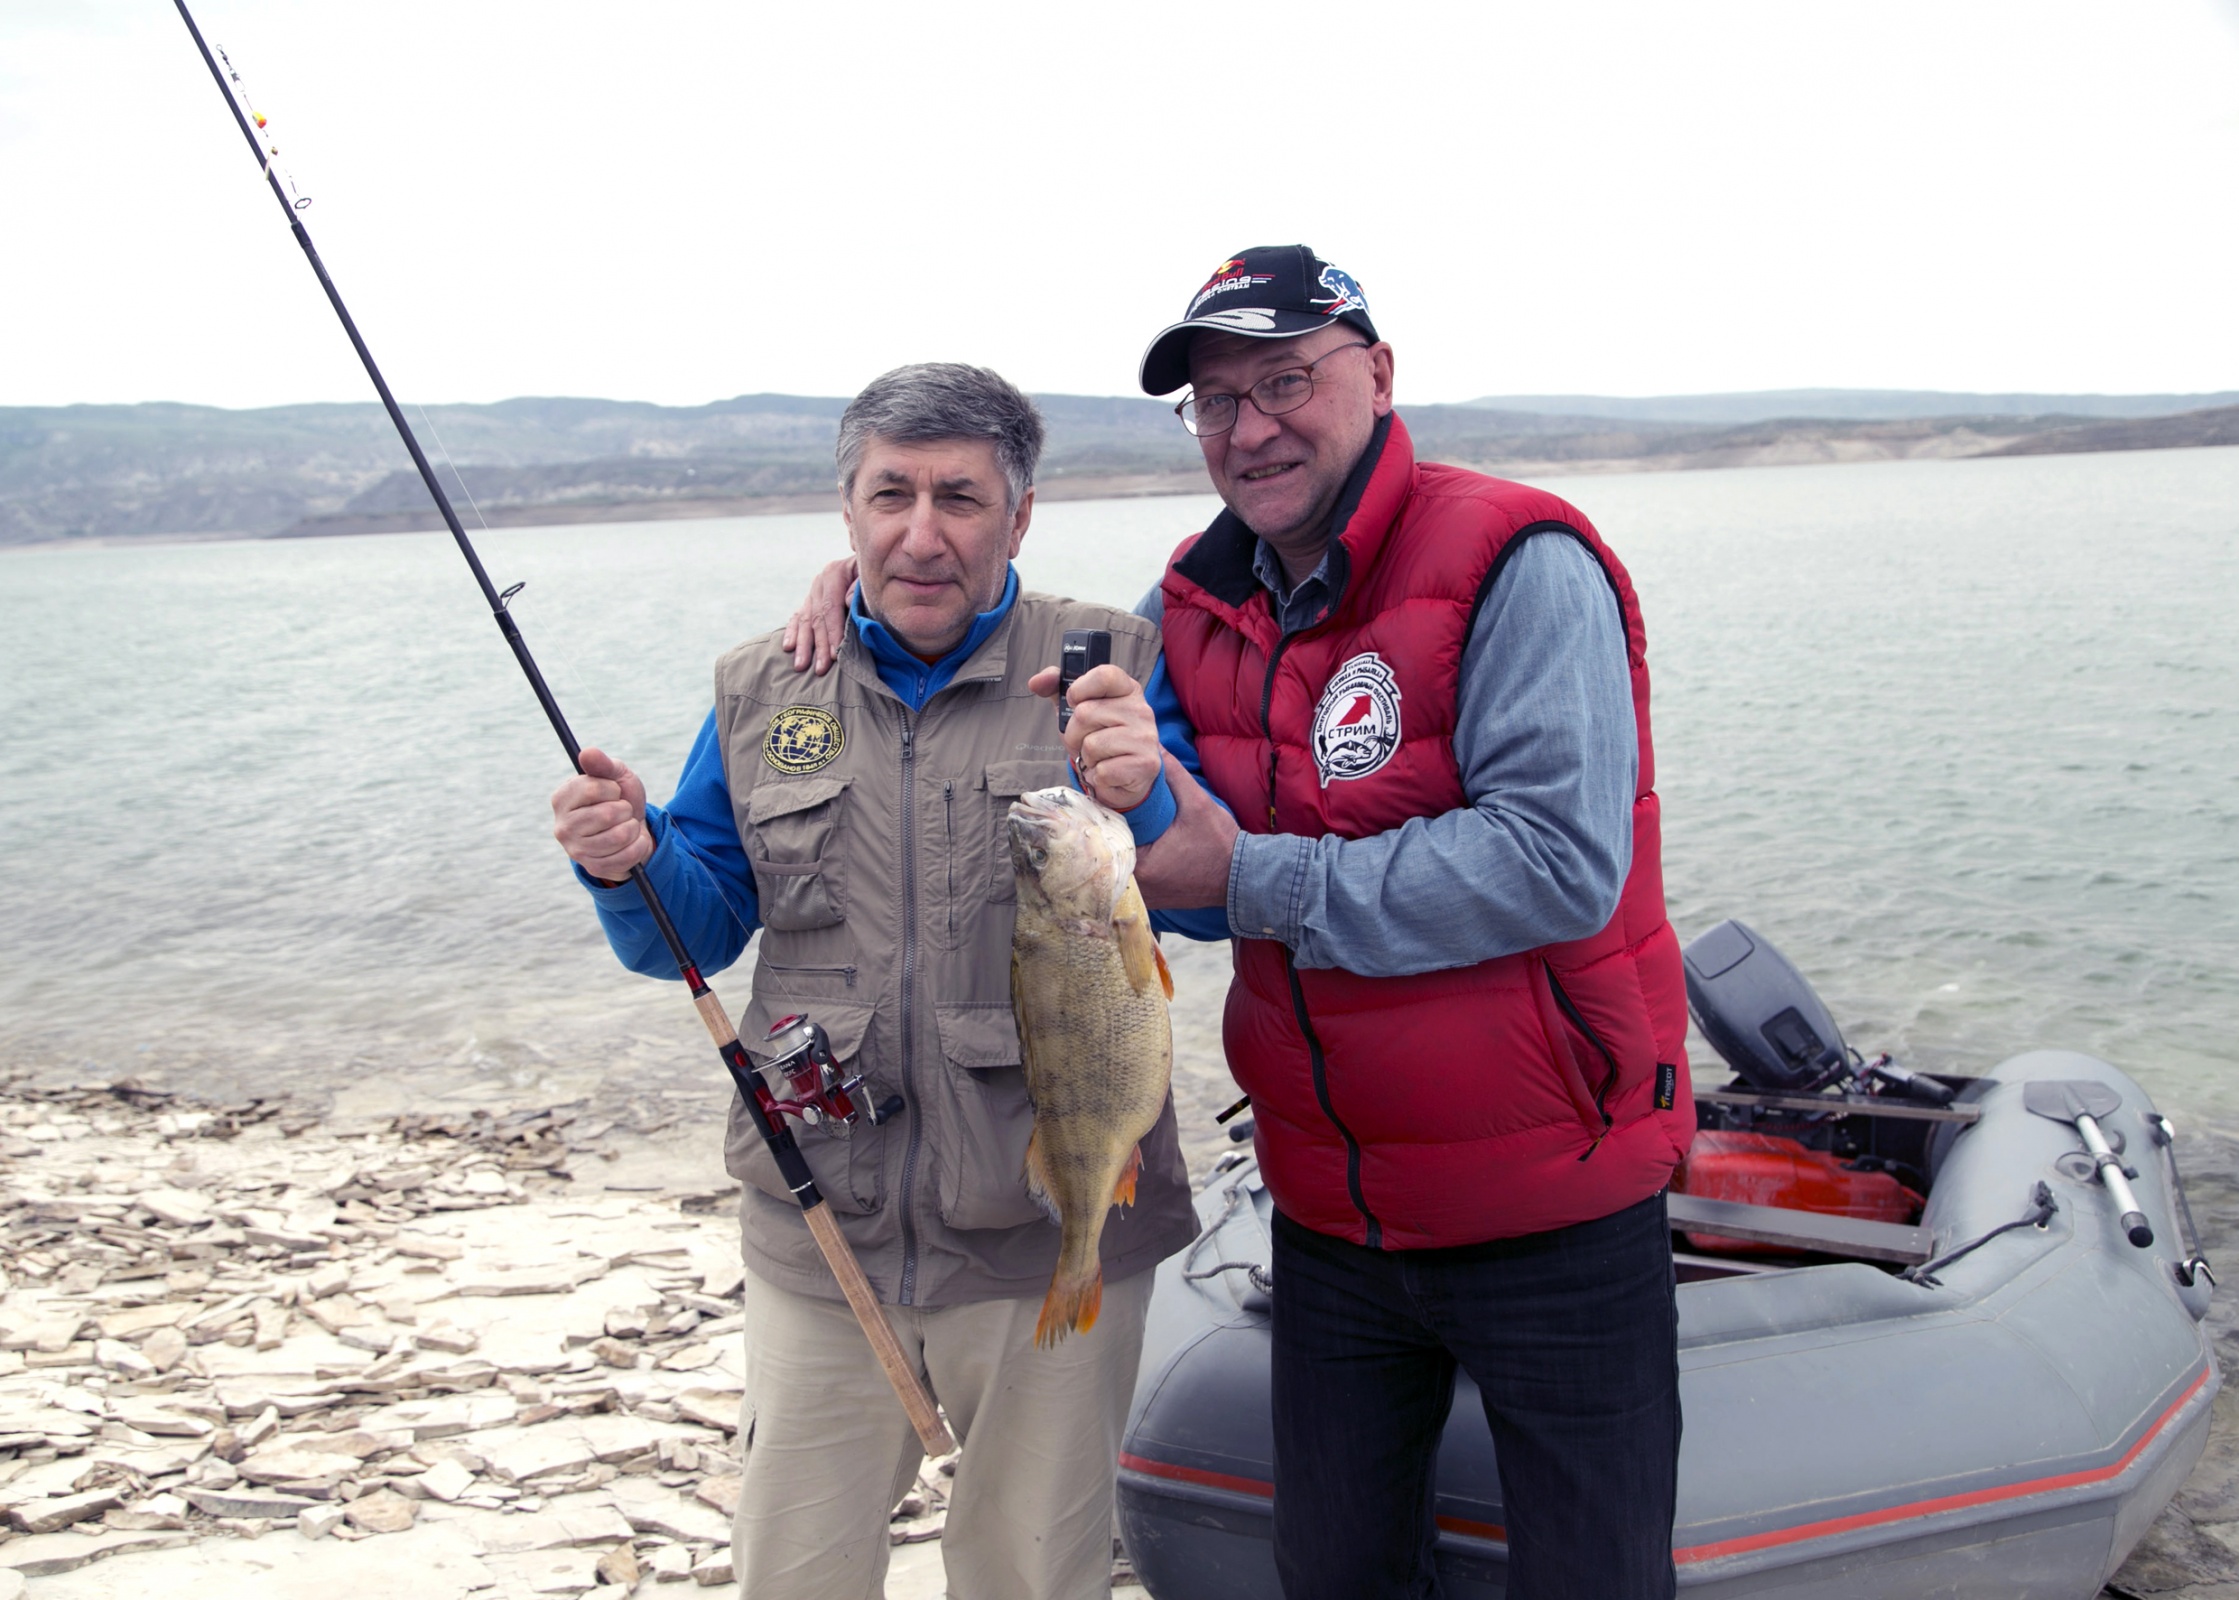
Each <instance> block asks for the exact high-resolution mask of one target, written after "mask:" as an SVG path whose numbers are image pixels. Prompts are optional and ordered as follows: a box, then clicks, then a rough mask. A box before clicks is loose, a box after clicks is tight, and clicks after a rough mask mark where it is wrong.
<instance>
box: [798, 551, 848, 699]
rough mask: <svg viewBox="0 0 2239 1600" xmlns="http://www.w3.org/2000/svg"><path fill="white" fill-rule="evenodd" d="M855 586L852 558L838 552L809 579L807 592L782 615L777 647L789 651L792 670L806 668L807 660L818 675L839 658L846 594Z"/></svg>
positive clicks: (844, 620)
mask: <svg viewBox="0 0 2239 1600" xmlns="http://www.w3.org/2000/svg"><path fill="white" fill-rule="evenodd" d="M854 587H855V558H854V557H853V556H842V557H841V558H840V559H839V560H837V561H832V562H827V563H826V564H825V566H824V570H823V571H821V572H819V573H818V574H817V575H816V576H815V577H814V578H812V579H810V580H809V592H808V595H807V597H806V598H805V599H803V600H802V601H801V605H800V609H799V610H797V611H795V612H794V613H793V615H791V616H790V617H787V618H786V619H785V635H784V637H783V638H782V639H780V640H779V647H780V648H781V649H786V650H790V651H792V652H793V670H794V671H795V672H806V671H807V670H808V669H809V667H810V666H811V664H812V663H813V665H814V666H815V668H816V675H817V676H818V677H819V678H821V677H823V676H824V674H826V673H827V672H830V671H831V670H832V663H833V662H835V661H837V660H838V659H839V658H840V641H841V640H842V639H845V638H846V637H847V596H848V591H850V590H851V589H853V588H854Z"/></svg>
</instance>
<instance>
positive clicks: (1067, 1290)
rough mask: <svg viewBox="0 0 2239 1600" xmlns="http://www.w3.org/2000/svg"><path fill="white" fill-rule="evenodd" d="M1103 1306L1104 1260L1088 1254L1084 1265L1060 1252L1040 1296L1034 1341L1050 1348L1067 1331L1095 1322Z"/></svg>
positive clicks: (1083, 1328) (1083, 1329)
mask: <svg viewBox="0 0 2239 1600" xmlns="http://www.w3.org/2000/svg"><path fill="white" fill-rule="evenodd" d="M1103 1308H1104V1263H1103V1262H1102V1261H1100V1260H1098V1259H1097V1258H1096V1257H1095V1256H1093V1255H1091V1256H1090V1257H1089V1258H1088V1265H1087V1269H1086V1270H1085V1271H1084V1270H1082V1269H1081V1268H1080V1267H1079V1266H1077V1265H1074V1264H1073V1263H1071V1262H1070V1261H1069V1260H1068V1259H1067V1258H1066V1257H1064V1256H1060V1257H1059V1258H1058V1262H1057V1275H1056V1276H1055V1277H1053V1278H1051V1279H1050V1292H1049V1293H1048V1294H1047V1295H1045V1296H1044V1297H1043V1299H1042V1314H1041V1316H1040V1317H1039V1318H1037V1319H1036V1320H1035V1323H1034V1342H1035V1343H1036V1344H1038V1345H1040V1346H1041V1347H1042V1348H1043V1349H1044V1350H1048V1349H1051V1348H1052V1347H1054V1346H1055V1345H1056V1344H1057V1342H1058V1341H1059V1340H1061V1339H1063V1338H1064V1337H1065V1336H1066V1335H1067V1334H1068V1333H1086V1332H1088V1330H1089V1329H1091V1328H1093V1327H1095V1326H1096V1314H1097V1312H1099V1311H1101V1310H1102V1309H1103Z"/></svg>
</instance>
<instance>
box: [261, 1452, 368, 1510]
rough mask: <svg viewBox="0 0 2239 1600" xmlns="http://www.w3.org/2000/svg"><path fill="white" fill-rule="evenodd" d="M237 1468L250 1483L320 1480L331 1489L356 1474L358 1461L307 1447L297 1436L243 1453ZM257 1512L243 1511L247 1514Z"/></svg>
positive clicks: (320, 1482) (319, 1482)
mask: <svg viewBox="0 0 2239 1600" xmlns="http://www.w3.org/2000/svg"><path fill="white" fill-rule="evenodd" d="M233 1468H234V1470H235V1471H236V1472H238V1473H240V1474H241V1476H242V1477H243V1478H245V1479H246V1480H248V1481H249V1482H250V1483H268V1484H269V1483H317V1484H323V1485H325V1486H326V1487H327V1488H329V1489H331V1488H333V1487H334V1486H335V1485H336V1484H338V1483H340V1482H341V1481H342V1480H343V1479H344V1478H347V1477H350V1476H351V1475H352V1474H354V1473H355V1472H356V1471H357V1470H358V1463H357V1461H356V1459H355V1458H354V1457H351V1456H347V1455H337V1454H335V1453H333V1452H331V1451H326V1450H310V1449H305V1448H303V1446H302V1445H301V1444H299V1443H298V1442H297V1437H295V1436H291V1437H289V1438H288V1439H286V1440H284V1441H283V1442H281V1443H278V1444H270V1445H266V1446H265V1447H264V1448H263V1449H262V1450H258V1451H255V1452H253V1453H251V1454H249V1455H245V1456H243V1457H242V1458H241V1459H240V1460H239V1461H236V1462H235V1463H234V1464H233ZM254 1514H255V1513H253V1512H242V1513H240V1515H243V1516H251V1515H254ZM289 1515H291V1516H292V1515H294V1513H293V1512H290V1513H289Z"/></svg>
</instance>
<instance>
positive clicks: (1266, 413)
mask: <svg viewBox="0 0 2239 1600" xmlns="http://www.w3.org/2000/svg"><path fill="white" fill-rule="evenodd" d="M1367 348H1368V342H1367V341H1366V340H1365V339H1364V340H1359V341H1357V342H1355V343H1353V344H1341V345H1339V346H1338V347H1337V348H1336V349H1335V350H1325V351H1324V352H1323V353H1322V355H1321V356H1320V358H1319V359H1317V360H1314V361H1311V362H1308V363H1307V364H1306V365H1305V366H1303V367H1285V368H1284V369H1283V370H1282V371H1280V372H1270V373H1269V374H1268V375H1267V376H1266V377H1264V378H1262V379H1260V380H1259V382H1257V383H1255V384H1253V385H1252V387H1251V389H1250V390H1249V391H1247V392H1248V393H1249V395H1250V397H1251V402H1252V407H1253V409H1254V410H1256V411H1258V412H1259V414H1260V415H1261V416H1263V417H1279V416H1282V415H1283V414H1284V413H1286V412H1290V411H1296V410H1297V409H1298V408H1299V407H1300V406H1302V405H1304V404H1306V402H1307V401H1309V400H1311V399H1313V398H1314V369H1315V368H1316V367H1318V366H1320V365H1321V364H1322V362H1324V361H1327V360H1328V359H1329V358H1330V357H1331V356H1334V355H1339V354H1342V353H1343V352H1344V351H1347V350H1366V349H1367ZM1244 398H1245V396H1244V395H1239V394H1190V395H1186V396H1184V397H1183V399H1182V403H1181V404H1180V405H1178V406H1176V407H1175V408H1174V415H1176V416H1177V417H1180V418H1181V419H1182V426H1183V427H1185V428H1187V429H1189V431H1190V432H1191V433H1193V434H1195V435H1196V436H1197V437H1198V438H1200V439H1208V438H1211V437H1212V436H1213V435H1214V434H1216V433H1226V432H1228V430H1229V429H1231V428H1233V427H1235V426H1236V417H1237V413H1238V409H1239V405H1240V403H1241V402H1242V401H1243V399H1244Z"/></svg>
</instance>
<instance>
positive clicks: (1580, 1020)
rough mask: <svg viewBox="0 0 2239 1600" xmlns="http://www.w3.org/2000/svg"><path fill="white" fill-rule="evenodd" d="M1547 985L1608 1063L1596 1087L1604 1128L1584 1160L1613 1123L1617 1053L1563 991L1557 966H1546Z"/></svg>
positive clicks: (1595, 1136)
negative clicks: (1612, 1092) (1611, 1108)
mask: <svg viewBox="0 0 2239 1600" xmlns="http://www.w3.org/2000/svg"><path fill="white" fill-rule="evenodd" d="M1542 965H1545V963H1542ZM1547 988H1548V991H1549V992H1550V993H1552V994H1553V995H1554V997H1555V1004H1556V1005H1558V1006H1560V1007H1562V1011H1563V1015H1564V1016H1566V1017H1568V1018H1570V1025H1571V1026H1572V1027H1574V1028H1576V1029H1577V1030H1578V1031H1579V1032H1580V1033H1582V1034H1584V1035H1585V1036H1586V1042H1587V1043H1588V1044H1590V1045H1592V1046H1593V1047H1594V1048H1595V1049H1596V1050H1598V1051H1600V1052H1601V1058H1602V1060H1603V1061H1605V1062H1607V1063H1608V1065H1609V1071H1608V1073H1607V1074H1606V1075H1605V1076H1604V1077H1603V1078H1602V1086H1601V1087H1600V1088H1599V1089H1596V1090H1595V1091H1594V1110H1595V1111H1596V1112H1598V1113H1600V1116H1601V1119H1602V1131H1601V1132H1599V1133H1597V1134H1595V1135H1594V1142H1593V1143H1592V1144H1590V1145H1588V1146H1587V1147H1586V1153H1585V1155H1582V1156H1580V1157H1579V1158H1578V1159H1579V1160H1581V1161H1584V1160H1585V1159H1586V1158H1587V1156H1591V1155H1592V1154H1593V1153H1594V1152H1595V1151H1596V1150H1599V1149H1600V1148H1601V1147H1602V1141H1603V1140H1604V1139H1606V1138H1608V1137H1609V1130H1610V1128H1611V1127H1612V1126H1613V1123H1614V1119H1612V1118H1611V1116H1610V1114H1609V1091H1610V1090H1612V1089H1614V1088H1615V1087H1617V1057H1616V1056H1615V1055H1614V1054H1612V1053H1611V1051H1610V1048H1609V1046H1608V1045H1606V1044H1603V1043H1602V1036H1601V1035H1600V1034H1598V1033H1596V1032H1595V1031H1594V1030H1593V1029H1592V1028H1590V1027H1588V1026H1587V1025H1586V1018H1585V1017H1584V1016H1583V1015H1582V1014H1580V1012H1579V1009H1578V1007H1576V1006H1574V1005H1572V1004H1571V1002H1570V996H1569V995H1567V994H1565V993H1564V992H1563V986H1562V985H1561V984H1560V983H1558V982H1556V981H1555V969H1554V968H1553V967H1551V966H1550V967H1547Z"/></svg>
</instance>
